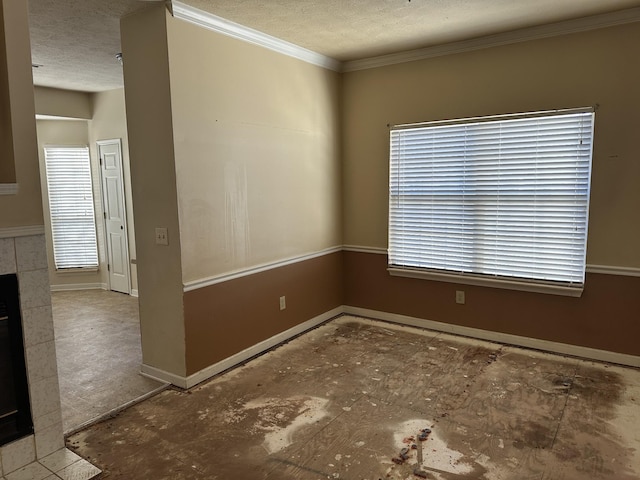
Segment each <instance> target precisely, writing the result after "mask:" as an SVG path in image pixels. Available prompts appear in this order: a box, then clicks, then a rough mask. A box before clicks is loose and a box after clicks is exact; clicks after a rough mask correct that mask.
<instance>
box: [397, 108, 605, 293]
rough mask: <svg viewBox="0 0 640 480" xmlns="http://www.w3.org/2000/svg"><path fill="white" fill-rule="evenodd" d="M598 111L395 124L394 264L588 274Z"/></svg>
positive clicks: (550, 277)
mask: <svg viewBox="0 0 640 480" xmlns="http://www.w3.org/2000/svg"><path fill="white" fill-rule="evenodd" d="M593 120H594V113H593V111H592V109H588V110H587V109H582V110H571V111H561V112H540V113H533V114H526V115H511V116H505V117H488V118H479V119H478V118H476V119H468V120H463V121H455V122H441V123H430V124H419V125H405V126H400V127H394V128H392V130H391V138H390V141H391V145H390V146H391V148H390V150H391V151H390V199H389V265H390V269H393V268H399V269H419V270H435V271H442V272H448V273H456V274H458V275H466V276H481V277H485V278H494V279H507V280H509V281H526V282H531V281H533V282H535V283H550V284H557V285H561V286H564V287H566V286H568V287H569V288H576V289H579V290H580V291H581V289H582V286H583V284H584V271H585V257H586V240H587V221H588V209H589V186H590V172H591V152H592V135H593Z"/></svg>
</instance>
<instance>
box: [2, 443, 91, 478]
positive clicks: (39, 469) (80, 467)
mask: <svg viewBox="0 0 640 480" xmlns="http://www.w3.org/2000/svg"><path fill="white" fill-rule="evenodd" d="M100 473H101V472H100V469H98V468H96V467H95V466H93V465H91V464H90V463H89V462H87V461H86V460H83V459H82V458H80V457H79V456H78V455H76V454H75V453H73V452H72V451H70V450H68V449H66V448H63V449H60V450H58V451H57V452H54V453H52V454H50V455H47V456H46V457H44V458H41V459H40V460H39V461H37V462H33V463H30V464H29V465H27V466H26V467H23V468H20V469H18V470H16V471H14V472H11V473H9V474H7V475H6V477H0V480H5V479H6V480H89V479H91V478H96V476H97V475H99V474H100Z"/></svg>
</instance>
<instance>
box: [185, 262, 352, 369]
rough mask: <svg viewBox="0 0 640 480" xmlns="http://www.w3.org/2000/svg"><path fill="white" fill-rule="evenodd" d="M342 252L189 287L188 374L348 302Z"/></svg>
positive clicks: (186, 331) (186, 311)
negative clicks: (282, 299)
mask: <svg viewBox="0 0 640 480" xmlns="http://www.w3.org/2000/svg"><path fill="white" fill-rule="evenodd" d="M342 257H343V252H335V253H331V254H327V255H323V256H321V257H317V258H312V259H310V260H305V261H301V262H297V263H293V264H291V265H285V266H282V267H277V268H273V269H271V270H267V271H264V272H260V273H256V274H253V275H248V276H245V277H240V278H236V279H234V280H229V281H226V282H222V283H217V284H214V285H210V286H207V287H203V288H199V289H197V290H192V291H189V292H185V294H184V313H185V336H186V346H187V349H186V350H187V352H186V357H187V375H192V374H194V373H196V372H198V371H200V370H202V369H203V368H206V367H208V366H210V365H213V364H215V363H217V362H219V361H221V360H224V359H225V358H227V357H230V356H232V355H234V354H236V353H238V352H240V351H242V350H244V349H246V348H248V347H251V346H253V345H255V344H257V343H260V342H262V341H264V340H267V339H269V338H271V337H272V336H274V335H277V334H278V333H281V332H283V331H285V330H287V329H289V328H292V327H295V326H296V325H299V324H301V323H303V322H305V321H307V320H311V319H312V318H314V317H316V316H318V315H321V314H323V313H326V312H328V311H330V310H332V309H334V308H336V307H339V306H340V305H343V303H344V302H343V300H344V298H343V292H344V285H343V270H342ZM282 295H284V296H286V304H287V308H286V309H285V310H280V303H279V299H280V297H281V296H282Z"/></svg>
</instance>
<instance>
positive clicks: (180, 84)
mask: <svg viewBox="0 0 640 480" xmlns="http://www.w3.org/2000/svg"><path fill="white" fill-rule="evenodd" d="M168 26H169V30H168V33H169V64H170V72H171V99H172V109H173V110H172V111H173V128H174V139H175V152H176V171H177V180H178V199H179V200H178V207H179V217H180V241H181V244H182V267H183V281H184V282H189V281H194V280H200V279H203V278H207V277H211V276H215V275H219V274H222V273H227V272H231V271H234V270H238V269H244V268H247V267H251V266H255V265H259V264H262V263H267V262H273V261H278V260H282V259H284V258H288V257H292V256H296V255H301V254H306V253H310V252H316V251H319V250H322V249H325V248H329V247H335V246H337V245H340V244H341V235H342V232H341V207H340V203H341V198H340V163H339V162H340V158H339V127H340V122H339V120H340V119H339V88H340V77H339V74H337V73H335V72H331V71H328V70H325V69H322V68H319V67H316V66H313V65H310V64H307V63H304V62H301V61H299V60H295V59H293V58H290V57H287V56H284V55H281V54H278V53H275V52H272V51H270V50H267V49H264V48H261V47H257V46H255V45H250V44H248V43H244V42H241V41H238V40H235V39H232V38H229V37H227V36H223V35H220V34H216V33H213V32H211V31H209V30H205V29H203V28H199V27H196V26H194V25H191V24H189V23H187V22H184V21H181V20H177V19H174V18H172V17H171V18H169V23H168Z"/></svg>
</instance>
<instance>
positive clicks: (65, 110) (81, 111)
mask: <svg viewBox="0 0 640 480" xmlns="http://www.w3.org/2000/svg"><path fill="white" fill-rule="evenodd" d="M34 97H35V103H36V114H39V115H51V116H56V117H66V118H82V119H85V120H89V119H90V118H91V116H92V115H91V94H90V93H87V92H76V91H72V90H60V89H58V88H47V87H34Z"/></svg>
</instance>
